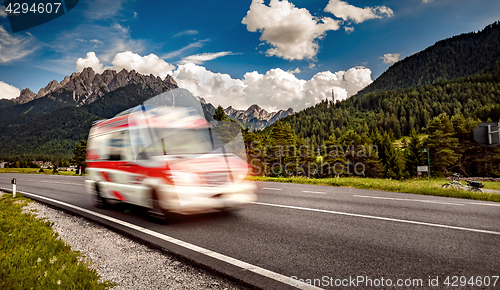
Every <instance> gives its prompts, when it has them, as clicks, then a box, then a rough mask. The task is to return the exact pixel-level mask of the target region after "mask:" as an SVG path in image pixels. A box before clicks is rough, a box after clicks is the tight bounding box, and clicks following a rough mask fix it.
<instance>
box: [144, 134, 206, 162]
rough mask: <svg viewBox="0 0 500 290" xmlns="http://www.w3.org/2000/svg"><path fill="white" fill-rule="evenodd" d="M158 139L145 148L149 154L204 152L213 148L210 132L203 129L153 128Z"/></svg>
mask: <svg viewBox="0 0 500 290" xmlns="http://www.w3.org/2000/svg"><path fill="white" fill-rule="evenodd" d="M153 130H154V133H155V135H156V137H157V138H155V139H157V140H158V141H156V142H155V143H153V144H151V145H150V146H148V147H147V148H145V149H144V151H146V152H145V153H146V154H147V155H149V156H158V155H164V154H167V155H177V154H204V153H208V152H210V151H212V150H213V147H212V142H211V139H210V132H209V131H208V129H207V128H203V129H183V130H178V129H171V128H161V129H153Z"/></svg>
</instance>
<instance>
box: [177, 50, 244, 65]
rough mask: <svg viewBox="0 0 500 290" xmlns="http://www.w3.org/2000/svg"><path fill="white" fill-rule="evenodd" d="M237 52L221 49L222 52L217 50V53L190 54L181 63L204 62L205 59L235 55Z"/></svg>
mask: <svg viewBox="0 0 500 290" xmlns="http://www.w3.org/2000/svg"><path fill="white" fill-rule="evenodd" d="M234 54H235V53H232V52H231V51H221V52H215V53H201V54H195V55H190V56H187V57H185V58H183V59H182V60H181V61H180V63H181V64H186V63H194V64H202V63H204V62H205V61H209V60H213V59H216V58H218V57H222V56H226V55H234Z"/></svg>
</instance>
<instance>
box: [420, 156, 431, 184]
mask: <svg viewBox="0 0 500 290" xmlns="http://www.w3.org/2000/svg"><path fill="white" fill-rule="evenodd" d="M422 151H423V152H427V173H428V175H429V182H431V158H430V157H429V148H424V149H423V150H422Z"/></svg>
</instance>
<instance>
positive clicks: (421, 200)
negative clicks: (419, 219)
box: [353, 195, 464, 205]
mask: <svg viewBox="0 0 500 290" xmlns="http://www.w3.org/2000/svg"><path fill="white" fill-rule="evenodd" d="M353 196H356V197H366V198H375V199H388V200H401V201H416V202H427V203H438V204H448V205H464V204H463V203H451V202H440V201H432V200H423V199H411V198H394V197H385V196H368V195H353Z"/></svg>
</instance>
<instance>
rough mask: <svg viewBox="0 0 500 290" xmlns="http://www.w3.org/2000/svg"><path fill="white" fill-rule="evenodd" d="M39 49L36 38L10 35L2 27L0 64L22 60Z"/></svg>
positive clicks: (0, 28) (0, 27) (0, 32)
mask: <svg viewBox="0 0 500 290" xmlns="http://www.w3.org/2000/svg"><path fill="white" fill-rule="evenodd" d="M37 49H38V47H37V46H35V38H34V37H32V36H24V35H13V34H10V33H8V32H7V31H6V30H5V28H3V26H1V25H0V64H2V63H9V62H11V61H14V60H18V59H22V58H24V57H25V56H27V55H29V54H31V53H33V52H34V51H35V50H37Z"/></svg>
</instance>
